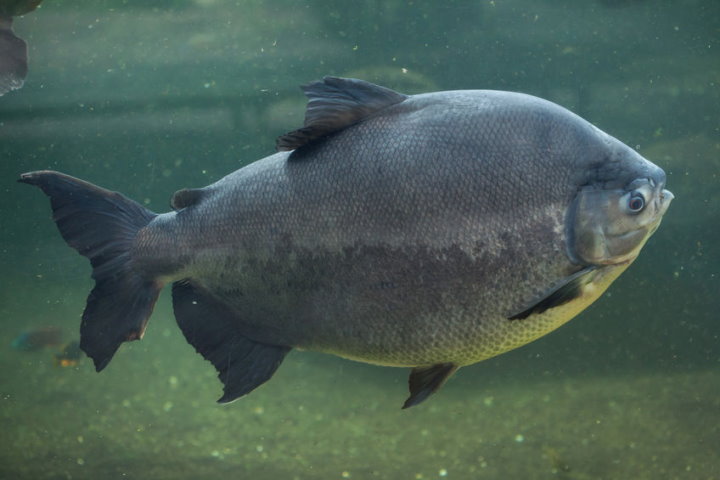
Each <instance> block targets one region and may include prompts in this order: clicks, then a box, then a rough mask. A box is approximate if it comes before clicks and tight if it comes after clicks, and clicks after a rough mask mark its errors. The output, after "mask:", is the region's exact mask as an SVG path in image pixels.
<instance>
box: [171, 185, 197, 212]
mask: <svg viewBox="0 0 720 480" xmlns="http://www.w3.org/2000/svg"><path fill="white" fill-rule="evenodd" d="M204 191H205V190H204V189H202V188H183V189H182V190H178V191H177V192H175V194H174V195H173V196H172V198H171V199H170V206H171V207H172V209H173V210H180V209H183V208H185V207H189V206H190V205H194V204H196V203H197V202H198V200H200V198H201V197H202V196H203V192H204Z"/></svg>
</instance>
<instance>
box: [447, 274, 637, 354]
mask: <svg viewBox="0 0 720 480" xmlns="http://www.w3.org/2000/svg"><path fill="white" fill-rule="evenodd" d="M629 265H630V263H629V262H628V263H624V264H621V265H615V266H608V267H604V268H602V269H601V270H599V271H598V273H597V274H596V276H595V278H594V279H593V281H592V282H590V283H588V284H586V285H585V286H584V287H583V288H582V290H581V291H582V294H581V295H580V296H578V297H577V298H575V299H574V300H572V301H569V302H567V303H565V304H563V305H560V306H558V307H555V308H550V309H548V310H546V311H545V312H543V313H541V314H532V315H530V316H529V317H528V318H525V319H522V320H506V319H500V320H495V321H493V322H491V324H490V325H488V328H484V329H482V331H481V332H479V333H480V336H479V338H478V339H477V342H469V343H470V344H471V345H470V348H469V349H467V348H464V349H462V352H461V355H460V357H461V358H456V359H454V361H455V362H457V364H458V365H471V364H473V363H477V362H479V361H482V360H486V359H488V358H491V357H494V356H496V355H500V354H501V353H505V352H507V351H510V350H512V349H514V348H518V347H521V346H523V345H525V344H527V343H530V342H532V341H533V340H537V339H538V338H540V337H542V336H543V335H546V334H548V333H550V332H552V331H553V330H555V329H556V328H558V327H560V326H561V325H563V324H565V323H567V322H568V321H570V320H571V319H572V318H574V317H575V316H576V315H578V314H579V313H580V312H582V311H583V310H585V309H586V308H587V307H589V306H590V304H592V303H593V302H594V301H595V300H597V299H598V298H600V296H601V295H602V294H603V293H604V292H605V290H607V288H608V287H609V286H610V284H611V283H612V282H613V281H615V279H617V277H618V276H620V274H622V273H623V272H624V271H625V269H627V267H628V266H629ZM473 344H474V345H475V347H473ZM459 353H460V352H459Z"/></svg>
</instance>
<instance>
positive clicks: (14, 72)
mask: <svg viewBox="0 0 720 480" xmlns="http://www.w3.org/2000/svg"><path fill="white" fill-rule="evenodd" d="M41 1H42V0H0V97H1V96H3V95H4V94H6V93H7V92H9V91H11V90H17V89H18V88H21V87H22V86H23V84H24V83H25V77H26V76H27V72H28V65H27V62H28V60H27V57H28V54H27V44H26V43H25V41H24V40H23V39H22V38H20V37H18V36H17V35H15V32H13V29H12V24H13V17H17V16H20V15H25V14H27V13H30V12H32V11H33V10H35V9H36V8H37V7H38V5H40V2H41Z"/></svg>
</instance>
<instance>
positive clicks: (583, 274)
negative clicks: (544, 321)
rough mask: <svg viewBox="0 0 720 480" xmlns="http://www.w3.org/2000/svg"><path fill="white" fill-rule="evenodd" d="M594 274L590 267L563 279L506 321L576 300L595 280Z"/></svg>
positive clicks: (595, 268) (519, 318)
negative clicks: (585, 287)
mask: <svg viewBox="0 0 720 480" xmlns="http://www.w3.org/2000/svg"><path fill="white" fill-rule="evenodd" d="M596 272H597V267H596V266H594V265H591V266H589V267H585V268H583V269H582V270H580V271H579V272H575V273H573V274H572V275H570V276H568V277H566V278H563V279H562V280H561V281H560V282H558V283H557V284H556V285H553V286H552V287H550V288H549V289H548V290H547V291H546V292H544V293H543V294H542V295H540V297H539V298H537V299H535V300H533V301H531V302H528V305H529V306H528V307H526V308H523V309H522V310H521V311H520V312H518V313H515V314H513V315H510V316H509V317H508V320H523V319H525V318H527V317H529V316H530V315H532V314H539V313H543V312H544V311H546V310H548V309H550V308H554V307H558V306H560V305H563V304H565V303H568V302H570V301H572V300H574V299H576V298H577V297H579V296H580V295H582V292H583V287H584V286H585V285H587V284H588V283H590V282H591V281H592V280H593V279H594V278H595V274H596Z"/></svg>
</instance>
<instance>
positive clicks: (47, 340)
mask: <svg viewBox="0 0 720 480" xmlns="http://www.w3.org/2000/svg"><path fill="white" fill-rule="evenodd" d="M62 336H63V333H62V329H61V328H60V327H55V326H46V327H37V328H32V329H30V330H25V331H24V332H21V333H20V334H19V335H18V336H17V337H15V338H14V339H13V341H12V343H11V346H12V347H13V348H14V349H16V350H22V351H25V352H32V351H35V350H40V349H42V348H45V347H54V346H57V345H61V344H62Z"/></svg>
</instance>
